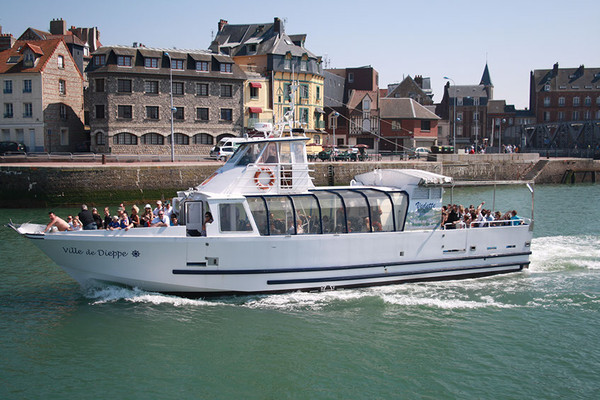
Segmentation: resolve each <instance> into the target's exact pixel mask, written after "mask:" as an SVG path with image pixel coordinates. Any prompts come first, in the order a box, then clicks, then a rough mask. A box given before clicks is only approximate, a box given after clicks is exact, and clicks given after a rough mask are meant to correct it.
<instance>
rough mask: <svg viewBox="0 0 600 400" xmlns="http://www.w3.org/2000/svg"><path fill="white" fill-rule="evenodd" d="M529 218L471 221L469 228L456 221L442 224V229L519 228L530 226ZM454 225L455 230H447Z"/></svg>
mask: <svg viewBox="0 0 600 400" xmlns="http://www.w3.org/2000/svg"><path fill="white" fill-rule="evenodd" d="M531 221H532V220H531V219H530V218H524V217H521V218H518V219H500V220H494V221H471V222H470V223H469V226H468V227H467V226H466V224H465V223H464V222H462V221H457V222H456V223H454V224H452V223H446V224H444V227H443V229H467V228H468V229H470V228H477V229H479V228H497V227H511V226H521V225H531ZM452 225H454V226H455V228H449V227H450V226H452ZM461 225H463V226H461Z"/></svg>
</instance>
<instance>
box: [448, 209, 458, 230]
mask: <svg viewBox="0 0 600 400" xmlns="http://www.w3.org/2000/svg"><path fill="white" fill-rule="evenodd" d="M459 221H460V216H459V214H458V206H457V205H456V204H453V205H452V209H451V210H450V212H449V213H448V218H447V220H446V229H456V224H457V223H458V222H459Z"/></svg>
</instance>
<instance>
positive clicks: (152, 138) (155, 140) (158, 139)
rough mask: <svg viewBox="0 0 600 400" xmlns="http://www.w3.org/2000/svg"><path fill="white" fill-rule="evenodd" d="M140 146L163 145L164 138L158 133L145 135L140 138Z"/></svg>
mask: <svg viewBox="0 0 600 400" xmlns="http://www.w3.org/2000/svg"><path fill="white" fill-rule="evenodd" d="M141 142H142V144H156V145H162V144H165V137H164V136H163V135H160V134H158V133H146V134H145V135H144V136H142V138H141Z"/></svg>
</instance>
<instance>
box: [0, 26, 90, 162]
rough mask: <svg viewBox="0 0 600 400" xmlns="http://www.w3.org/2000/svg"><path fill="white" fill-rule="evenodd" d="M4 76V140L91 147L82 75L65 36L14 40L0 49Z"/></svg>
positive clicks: (39, 146)
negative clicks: (4, 48) (85, 122)
mask: <svg viewBox="0 0 600 400" xmlns="http://www.w3.org/2000/svg"><path fill="white" fill-rule="evenodd" d="M3 39H6V40H8V42H9V43H11V42H12V39H10V37H8V36H6V35H3ZM0 80H1V81H2V91H1V92H0V104H1V105H2V108H3V113H2V119H1V120H0V129H1V140H3V141H17V142H20V143H23V144H25V146H27V150H28V151H29V152H32V151H46V152H57V151H65V152H75V151H86V150H87V149H88V146H87V144H88V139H87V135H85V133H84V127H83V75H82V74H81V72H80V71H79V69H78V68H77V66H76V63H75V60H74V59H73V57H72V56H71V53H70V52H69V49H68V48H67V45H66V43H65V41H64V40H63V39H62V38H58V39H49V40H35V41H29V40H17V41H16V42H14V43H13V45H12V47H11V48H9V49H6V50H4V51H2V52H0Z"/></svg>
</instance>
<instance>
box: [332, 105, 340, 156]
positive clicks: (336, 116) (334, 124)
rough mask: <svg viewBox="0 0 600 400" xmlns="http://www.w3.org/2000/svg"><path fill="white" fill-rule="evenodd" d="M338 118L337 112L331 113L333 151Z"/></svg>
mask: <svg viewBox="0 0 600 400" xmlns="http://www.w3.org/2000/svg"><path fill="white" fill-rule="evenodd" d="M339 116H340V113H339V112H337V111H336V112H334V113H333V118H334V120H333V148H334V149H335V145H336V143H335V128H337V119H338V117H339Z"/></svg>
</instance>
